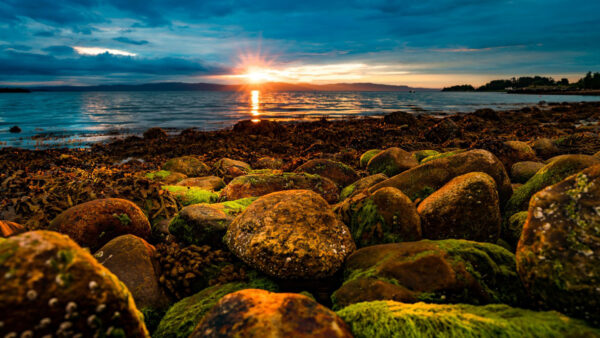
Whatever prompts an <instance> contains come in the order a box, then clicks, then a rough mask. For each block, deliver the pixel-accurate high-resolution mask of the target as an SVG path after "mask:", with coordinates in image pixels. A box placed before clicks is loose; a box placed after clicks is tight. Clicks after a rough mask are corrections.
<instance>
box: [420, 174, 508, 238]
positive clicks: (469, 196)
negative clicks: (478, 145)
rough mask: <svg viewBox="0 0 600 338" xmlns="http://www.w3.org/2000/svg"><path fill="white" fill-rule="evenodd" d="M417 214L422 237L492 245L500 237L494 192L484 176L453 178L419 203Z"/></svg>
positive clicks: (469, 175)
mask: <svg viewBox="0 0 600 338" xmlns="http://www.w3.org/2000/svg"><path fill="white" fill-rule="evenodd" d="M417 211H418V213H419V216H420V217H421V229H422V232H423V237H424V238H428V239H448V238H458V239H469V240H473V241H482V242H496V240H497V239H498V236H499V235H500V224H501V220H500V204H499V199H498V192H497V191H496V183H495V182H494V179H493V178H492V177H490V175H488V174H484V173H480V172H473V173H468V174H465V175H461V176H458V177H455V178H453V179H452V180H451V181H450V182H448V183H446V184H445V185H444V186H443V187H441V188H440V189H439V190H437V191H436V192H434V193H433V194H431V195H429V197H427V198H426V199H425V200H423V202H421V204H419V207H418V209H417Z"/></svg>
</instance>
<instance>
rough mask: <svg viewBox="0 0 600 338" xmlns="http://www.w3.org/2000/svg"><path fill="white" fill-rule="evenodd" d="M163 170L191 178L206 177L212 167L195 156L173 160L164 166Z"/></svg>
mask: <svg viewBox="0 0 600 338" xmlns="http://www.w3.org/2000/svg"><path fill="white" fill-rule="evenodd" d="M162 169H163V170H168V171H175V172H178V173H182V174H185V175H187V176H190V177H197V176H204V175H206V174H208V173H209V172H210V167H209V166H208V165H206V163H204V162H202V161H201V160H200V159H198V158H196V157H194V156H182V157H175V158H172V159H170V160H168V161H167V162H165V164H163V166H162Z"/></svg>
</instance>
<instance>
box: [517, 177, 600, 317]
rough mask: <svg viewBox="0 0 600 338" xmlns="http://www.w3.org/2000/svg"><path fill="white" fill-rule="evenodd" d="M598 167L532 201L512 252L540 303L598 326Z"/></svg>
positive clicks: (528, 285)
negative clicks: (518, 239) (514, 250)
mask: <svg viewBox="0 0 600 338" xmlns="http://www.w3.org/2000/svg"><path fill="white" fill-rule="evenodd" d="M598 210H600V166H594V167H591V168H589V169H586V170H584V171H582V172H581V173H579V174H576V175H573V176H571V177H569V178H567V179H566V180H564V181H562V182H560V183H558V184H555V185H553V186H550V187H548V188H546V189H544V190H542V191H540V192H539V193H537V194H536V195H535V196H534V197H533V198H532V199H531V203H530V205H529V215H528V218H527V221H526V222H525V225H524V227H523V233H522V235H521V239H520V241H519V245H518V248H517V267H518V271H519V274H520V275H521V279H522V280H523V283H524V284H525V286H526V287H527V289H528V291H529V293H530V294H531V296H532V297H533V298H534V299H535V300H536V301H538V302H539V303H540V305H542V306H545V307H549V308H551V309H556V310H560V311H563V312H565V313H567V314H570V315H572V316H576V317H581V318H585V319H586V320H588V321H590V322H592V323H594V324H595V325H598V324H600V241H599V240H598V239H599V238H600V214H599V213H598Z"/></svg>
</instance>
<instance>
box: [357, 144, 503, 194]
mask: <svg viewBox="0 0 600 338" xmlns="http://www.w3.org/2000/svg"><path fill="white" fill-rule="evenodd" d="M475 171H478V172H483V173H486V174H488V175H490V176H491V177H492V178H493V179H494V181H495V182H496V186H497V189H498V196H499V197H500V205H503V204H504V203H505V202H506V201H507V200H508V198H509V197H510V195H511V194H512V188H511V186H510V179H509V178H508V174H507V173H506V170H505V169H504V166H503V165H502V163H501V162H500V161H499V160H498V158H497V157H496V156H494V155H493V154H492V153H490V152H489V151H486V150H481V149H475V150H470V151H466V152H462V153H459V154H455V155H452V156H448V157H443V158H438V159H435V160H432V161H429V162H427V163H424V164H421V165H419V166H417V167H414V168H412V169H410V170H407V171H405V172H403V173H401V174H399V175H396V176H394V177H391V178H389V179H387V180H385V181H383V182H380V183H378V184H375V185H374V186H372V187H371V188H369V191H371V192H374V191H375V190H378V189H381V188H383V187H394V188H397V189H400V190H401V191H402V192H403V193H404V194H405V195H406V196H408V197H410V199H411V200H413V201H414V200H416V199H418V198H420V199H424V198H425V197H427V196H429V195H430V194H431V193H433V192H434V191H436V190H438V189H439V188H441V187H442V186H443V185H444V184H446V183H447V182H449V181H450V180H451V179H453V178H454V177H457V176H460V175H464V174H466V173H470V172H475Z"/></svg>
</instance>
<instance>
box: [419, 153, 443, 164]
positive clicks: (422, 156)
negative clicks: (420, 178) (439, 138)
mask: <svg viewBox="0 0 600 338" xmlns="http://www.w3.org/2000/svg"><path fill="white" fill-rule="evenodd" d="M412 154H413V156H414V157H415V159H416V160H417V162H419V163H421V161H422V160H423V159H424V158H427V157H429V156H434V155H439V154H440V152H439V151H437V150H419V151H415V152H413V153H412Z"/></svg>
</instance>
